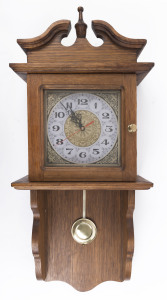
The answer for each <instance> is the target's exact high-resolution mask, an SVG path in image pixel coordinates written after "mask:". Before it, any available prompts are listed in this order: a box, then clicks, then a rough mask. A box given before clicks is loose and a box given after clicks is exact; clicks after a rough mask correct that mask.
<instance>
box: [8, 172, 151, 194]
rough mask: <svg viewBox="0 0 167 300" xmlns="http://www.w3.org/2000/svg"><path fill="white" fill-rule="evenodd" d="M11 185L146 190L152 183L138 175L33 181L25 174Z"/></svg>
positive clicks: (19, 186) (25, 187) (30, 188)
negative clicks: (108, 179) (132, 178)
mask: <svg viewBox="0 0 167 300" xmlns="http://www.w3.org/2000/svg"><path fill="white" fill-rule="evenodd" d="M11 186H12V187H14V188H15V189H17V190H62V191H63V190H64V191H65V190H67V191H69V190H84V189H85V190H97V189H98V190H148V189H150V188H151V187H153V183H152V182H150V181H147V180H146V179H144V178H142V177H140V176H137V180H136V181H134V182H133V181H131V182H117V181H114V182H113V181H112V182H66V181H65V182H53V181H52V182H46V181H45V182H44V181H42V182H39V181H38V182H35V181H29V179H28V175H27V176H25V177H22V178H20V179H19V180H17V181H14V182H12V184H11Z"/></svg>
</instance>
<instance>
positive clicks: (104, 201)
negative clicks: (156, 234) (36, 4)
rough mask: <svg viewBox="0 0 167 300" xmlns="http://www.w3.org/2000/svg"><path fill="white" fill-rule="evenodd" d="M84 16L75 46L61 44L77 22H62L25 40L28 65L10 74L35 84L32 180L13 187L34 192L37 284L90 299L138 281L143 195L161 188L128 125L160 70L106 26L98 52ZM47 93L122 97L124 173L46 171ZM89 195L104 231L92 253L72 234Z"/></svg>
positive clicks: (96, 24)
mask: <svg viewBox="0 0 167 300" xmlns="http://www.w3.org/2000/svg"><path fill="white" fill-rule="evenodd" d="M82 11H83V10H82V8H79V21H78V23H77V24H76V31H77V39H76V42H75V43H74V45H72V46H70V47H65V46H63V45H62V44H61V40H62V38H64V37H66V36H68V34H69V32H70V29H71V25H70V21H67V20H62V21H57V22H55V23H53V24H52V25H51V26H50V27H49V28H48V29H47V30H46V31H45V32H44V33H43V34H42V35H40V36H38V37H36V38H32V39H25V40H18V44H19V45H20V46H21V47H22V49H23V50H24V51H25V53H26V54H27V63H23V64H22V63H21V64H18V63H17V64H13V63H12V64H10V67H11V68H12V69H13V70H14V71H15V72H16V73H17V74H18V75H19V76H20V77H21V78H22V79H23V80H25V81H26V82H27V91H28V94H27V102H28V152H29V175H28V176H26V177H23V178H22V179H20V180H18V181H16V182H13V183H12V186H13V187H15V188H16V189H23V190H24V189H27V190H30V191H31V207H32V211H33V213H34V222H33V232H32V250H33V255H34V259H35V266H36V276H37V278H38V279H43V280H46V281H50V280H62V281H66V282H68V283H69V284H71V285H72V286H73V287H75V288H76V289H77V290H80V291H86V290H89V289H91V288H93V287H94V286H96V285H97V284H99V283H101V282H103V281H106V280H115V281H123V280H124V279H129V278H130V276H131V262H132V256H133V250H134V234H133V210H134V203H135V190H142V189H143V190H144V189H149V188H150V187H152V186H153V184H152V183H151V182H149V181H147V180H145V179H143V178H141V177H139V176H137V167H136V161H137V152H136V132H129V131H128V125H130V124H136V106H137V105H136V85H138V84H139V83H140V82H141V81H142V80H143V78H144V77H145V76H146V75H147V73H148V72H149V71H150V70H151V68H152V67H153V65H154V64H153V63H137V57H138V56H139V54H140V53H141V51H142V49H143V47H144V46H145V44H146V40H143V39H129V38H125V37H123V36H121V35H120V34H118V33H117V32H116V31H115V30H114V28H113V27H112V26H110V25H109V24H108V23H106V22H103V21H92V29H93V31H94V33H95V35H96V36H97V37H100V38H102V39H103V45H102V46H100V47H93V46H92V45H90V44H89V42H88V41H87V39H86V27H87V25H86V24H85V23H84V22H83V19H82ZM46 88H49V89H58V90H59V89H65V90H68V89H75V90H78V91H79V90H81V89H82V90H83V89H90V90H94V89H102V90H103V89H104V90H105V89H120V90H121V131H122V135H121V157H122V159H121V166H120V167H98V168H97V167H89V168H87V167H82V168H78V167H75V166H74V167H70V168H69V167H46V166H45V164H44V132H43V130H44V129H43V90H44V89H46ZM82 190H86V191H87V217H88V218H90V219H91V220H93V221H94V222H95V223H96V226H97V237H96V239H95V240H94V241H93V242H92V243H91V244H89V245H85V246H83V245H80V244H77V243H76V242H75V241H74V240H73V239H72V236H71V232H70V229H71V226H72V224H73V222H74V221H75V220H76V219H78V218H79V217H81V215H82Z"/></svg>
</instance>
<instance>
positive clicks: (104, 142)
mask: <svg viewBox="0 0 167 300" xmlns="http://www.w3.org/2000/svg"><path fill="white" fill-rule="evenodd" d="M101 144H104V145H106V146H107V145H108V144H109V142H108V141H107V139H104V141H103V142H102V143H101Z"/></svg>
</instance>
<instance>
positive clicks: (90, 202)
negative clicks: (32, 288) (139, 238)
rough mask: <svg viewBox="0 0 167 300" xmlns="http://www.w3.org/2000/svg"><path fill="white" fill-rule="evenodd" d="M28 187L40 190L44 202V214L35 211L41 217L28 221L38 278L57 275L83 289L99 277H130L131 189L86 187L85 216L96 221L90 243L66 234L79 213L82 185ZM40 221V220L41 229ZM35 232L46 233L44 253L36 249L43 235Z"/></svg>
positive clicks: (58, 277) (46, 278)
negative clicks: (69, 188)
mask: <svg viewBox="0 0 167 300" xmlns="http://www.w3.org/2000/svg"><path fill="white" fill-rule="evenodd" d="M31 193H33V194H32V196H33V197H35V198H36V199H37V198H38V193H40V197H41V193H43V197H44V199H45V206H46V207H47V208H46V209H45V210H44V211H45V214H46V215H45V216H44V214H40V219H39V220H38V222H35V221H34V226H33V243H32V244H33V249H34V248H35V249H37V250H36V251H33V253H34V258H35V261H36V274H37V277H38V279H40V278H43V279H44V280H46V281H51V280H61V281H65V282H67V283H69V284H70V285H72V286H73V287H74V288H75V289H77V290H79V291H87V290H90V289H92V288H93V287H95V286H96V285H98V284H99V283H101V282H104V281H108V280H114V281H123V280H124V279H129V278H130V275H131V260H132V256H133V203H134V192H133V191H121V192H120V191H96V192H95V191H88V192H87V209H86V212H87V213H86V216H87V218H90V219H91V220H92V221H93V222H95V224H96V226H97V237H96V239H95V240H94V241H93V242H92V243H91V244H88V245H84V246H83V245H80V244H78V243H76V242H75V241H74V240H73V238H72V236H71V226H72V224H73V223H74V222H75V221H76V220H77V219H78V218H81V217H82V191H37V192H35V191H32V192H31ZM36 203H37V206H40V205H41V203H40V202H36ZM38 210H39V208H38ZM33 211H34V219H35V220H36V219H37V216H36V213H35V210H34V209H33ZM40 226H43V230H41V231H40ZM34 232H35V233H34ZM40 232H41V233H42V234H43V235H45V245H44V248H43V251H44V254H41V253H40V246H41V245H43V240H44V236H42V235H40ZM34 245H35V246H34ZM37 245H39V247H38V246H37ZM41 249H42V247H41ZM44 249H47V252H46V251H45V250H44ZM41 251H42V250H41ZM39 261H40V263H39ZM42 266H43V269H42Z"/></svg>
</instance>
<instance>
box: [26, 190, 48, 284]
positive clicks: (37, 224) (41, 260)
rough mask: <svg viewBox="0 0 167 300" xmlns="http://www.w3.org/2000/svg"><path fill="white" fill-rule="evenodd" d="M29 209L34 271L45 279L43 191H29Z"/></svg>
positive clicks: (44, 209)
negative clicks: (31, 217) (31, 213)
mask: <svg viewBox="0 0 167 300" xmlns="http://www.w3.org/2000/svg"><path fill="white" fill-rule="evenodd" d="M30 193H31V209H32V212H33V228H32V253H33V256H34V261H35V273H36V278H37V279H38V280H45V277H46V259H45V256H46V242H47V240H45V238H46V236H45V230H46V223H45V219H46V218H45V215H46V202H45V201H44V197H45V193H41V191H31V192H30Z"/></svg>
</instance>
